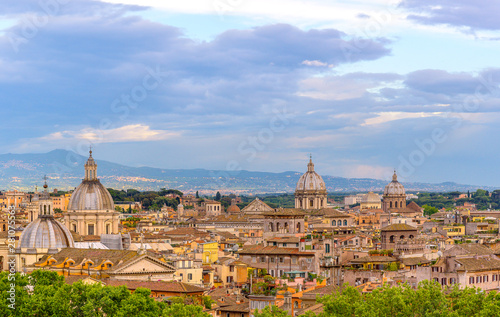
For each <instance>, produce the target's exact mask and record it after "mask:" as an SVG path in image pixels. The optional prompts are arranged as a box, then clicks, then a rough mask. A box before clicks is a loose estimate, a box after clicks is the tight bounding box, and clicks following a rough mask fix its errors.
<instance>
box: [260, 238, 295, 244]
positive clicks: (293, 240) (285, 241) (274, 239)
mask: <svg viewBox="0 0 500 317" xmlns="http://www.w3.org/2000/svg"><path fill="white" fill-rule="evenodd" d="M266 241H267V242H280V243H299V242H300V238H298V237H274V238H271V239H267V240H266Z"/></svg>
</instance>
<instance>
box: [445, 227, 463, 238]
mask: <svg viewBox="0 0 500 317" xmlns="http://www.w3.org/2000/svg"><path fill="white" fill-rule="evenodd" d="M443 230H444V231H446V234H447V236H448V237H462V236H464V235H465V226H446V227H443Z"/></svg>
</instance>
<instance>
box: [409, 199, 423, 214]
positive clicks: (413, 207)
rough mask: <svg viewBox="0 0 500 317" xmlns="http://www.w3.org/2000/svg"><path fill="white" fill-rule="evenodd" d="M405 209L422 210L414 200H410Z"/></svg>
mask: <svg viewBox="0 0 500 317" xmlns="http://www.w3.org/2000/svg"><path fill="white" fill-rule="evenodd" d="M406 209H411V210H414V211H416V212H421V211H422V208H421V207H420V206H419V205H418V204H417V203H416V202H414V201H412V202H410V203H409V204H408V205H407V206H406Z"/></svg>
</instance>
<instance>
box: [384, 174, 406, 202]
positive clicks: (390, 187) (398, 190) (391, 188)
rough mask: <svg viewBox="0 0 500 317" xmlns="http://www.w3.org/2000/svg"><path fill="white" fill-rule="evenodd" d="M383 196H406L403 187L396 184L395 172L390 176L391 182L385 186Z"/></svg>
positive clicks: (398, 183) (396, 176)
mask: <svg viewBox="0 0 500 317" xmlns="http://www.w3.org/2000/svg"><path fill="white" fill-rule="evenodd" d="M384 195H399V196H402V195H406V192H405V188H404V186H403V185H402V184H401V183H400V182H398V175H396V171H394V175H392V182H390V183H389V184H387V186H385V189H384Z"/></svg>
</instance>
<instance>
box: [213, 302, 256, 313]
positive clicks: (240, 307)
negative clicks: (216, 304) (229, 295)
mask: <svg viewBox="0 0 500 317" xmlns="http://www.w3.org/2000/svg"><path fill="white" fill-rule="evenodd" d="M217 310H218V311H221V312H238V313H246V312H250V305H249V303H248V302H243V303H240V304H235V305H229V306H223V307H220V308H219V309H217Z"/></svg>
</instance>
